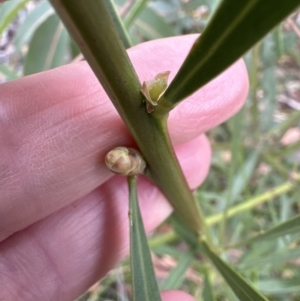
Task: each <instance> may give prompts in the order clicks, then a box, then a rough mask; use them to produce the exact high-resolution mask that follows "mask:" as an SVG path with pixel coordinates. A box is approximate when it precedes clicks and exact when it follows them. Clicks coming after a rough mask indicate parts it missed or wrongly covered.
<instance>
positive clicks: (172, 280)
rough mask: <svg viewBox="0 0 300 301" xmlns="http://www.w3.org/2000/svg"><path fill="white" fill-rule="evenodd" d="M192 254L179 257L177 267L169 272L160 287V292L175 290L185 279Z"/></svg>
mask: <svg viewBox="0 0 300 301" xmlns="http://www.w3.org/2000/svg"><path fill="white" fill-rule="evenodd" d="M193 259H194V258H193V255H192V254H189V253H187V254H184V255H182V256H181V257H180V259H179V262H178V264H177V266H176V267H175V268H174V269H173V270H172V271H171V272H170V274H169V275H168V277H167V278H166V280H165V281H164V282H163V283H162V285H161V286H160V289H161V290H170V289H177V288H179V287H180V285H181V284H182V282H183V281H184V278H185V273H186V271H187V269H188V268H189V266H190V265H191V263H192V261H193Z"/></svg>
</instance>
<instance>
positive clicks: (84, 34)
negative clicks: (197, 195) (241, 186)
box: [51, 0, 300, 301]
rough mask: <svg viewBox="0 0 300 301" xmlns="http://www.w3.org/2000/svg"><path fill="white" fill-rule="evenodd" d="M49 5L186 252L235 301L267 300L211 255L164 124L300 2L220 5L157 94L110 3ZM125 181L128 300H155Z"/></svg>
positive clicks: (132, 180) (87, 0) (157, 85)
mask: <svg viewBox="0 0 300 301" xmlns="http://www.w3.org/2000/svg"><path fill="white" fill-rule="evenodd" d="M51 3H52V5H53V6H54V8H55V10H56V11H57V13H58V15H59V16H60V18H61V19H62V21H63V22H64V24H65V25H66V27H67V29H68V30H69V32H70V33H71V35H72V36H73V38H74V39H75V41H76V42H77V45H78V46H79V48H80V50H81V51H82V53H83V55H84V57H85V58H86V60H87V62H88V63H89V65H90V66H91V68H92V70H93V71H94V73H95V75H96V76H97V78H98V79H99V81H100V83H101V84H102V86H103V88H104V89H105V91H106V93H107V95H108V96H109V98H110V99H111V101H112V102H113V104H114V106H115V107H116V109H117V111H118V112H119V114H120V116H121V118H122V119H123V121H124V122H125V124H126V125H127V126H128V129H129V130H130V132H131V134H132V136H133V138H134V139H135V141H136V143H137V145H138V147H139V150H140V152H141V154H142V157H143V158H144V160H145V162H146V163H145V164H146V171H145V175H146V176H147V177H148V178H149V179H151V180H152V181H153V182H154V183H155V184H156V185H157V186H158V187H159V188H160V189H161V191H162V192H163V193H164V194H165V196H166V197H167V198H168V200H169V201H170V203H171V204H172V206H173V207H174V211H175V214H176V216H177V217H178V219H179V220H180V223H178V222H177V223H175V224H176V225H177V226H176V230H177V231H178V233H179V235H180V236H182V237H183V238H184V239H185V240H186V241H187V242H188V244H189V245H190V247H191V251H192V252H194V253H195V254H198V253H201V254H203V255H205V256H206V257H207V258H208V259H209V260H210V261H211V262H212V263H213V264H214V265H215V267H216V269H217V270H218V271H219V272H220V273H221V274H222V276H223V277H224V279H225V281H226V282H227V283H228V285H229V286H230V287H231V289H232V290H233V291H234V293H235V294H236V296H237V297H238V298H239V300H243V301H247V300H255V301H259V300H267V298H266V297H264V296H263V295H261V294H260V293H259V292H258V291H257V290H256V289H255V288H254V287H253V286H252V285H251V284H250V283H249V282H248V281H246V280H245V279H244V278H242V277H241V276H240V275H239V274H238V273H237V272H235V271H234V270H233V269H232V268H231V267H230V266H229V265H227V264H226V263H225V262H224V261H223V260H222V259H221V258H220V256H219V255H218V254H217V252H216V251H215V250H214V249H215V248H214V246H213V244H212V241H211V239H210V234H209V229H208V226H207V225H206V221H205V216H204V215H203V213H202V210H201V208H200V207H201V206H198V204H197V203H196V201H195V200H194V197H193V195H192V194H191V192H190V190H189V188H188V185H187V182H186V180H185V178H184V176H183V174H182V171H181V169H180V167H179V164H178V161H177V159H176V156H175V154H174V150H173V148H172V145H171V143H170V138H169V134H168V128H167V120H168V115H169V112H170V111H171V110H172V109H173V108H174V107H176V106H177V105H178V104H179V103H180V102H181V101H183V100H184V99H185V98H186V97H188V96H189V95H191V94H192V93H194V92H195V91H196V90H198V89H199V88H201V87H202V86H204V85H205V84H207V83H208V82H209V81H210V80H212V79H213V78H214V77H216V76H217V75H218V74H219V73H221V72H222V71H224V70H225V69H226V68H227V67H229V66H230V65H231V64H233V63H234V62H235V61H236V60H237V59H239V58H240V57H241V56H242V55H243V54H244V53H245V52H246V51H247V50H249V49H250V48H251V47H252V46H254V45H255V44H256V43H257V42H258V41H259V40H260V39H261V38H262V37H263V36H265V35H266V34H267V33H268V32H269V31H270V30H271V29H272V28H274V27H275V26H276V24H278V23H279V22H280V21H282V20H283V19H284V18H285V17H286V16H288V15H289V14H290V13H291V12H292V11H293V10H295V9H296V8H297V7H298V5H299V4H300V1H299V0H286V1H284V2H282V1H279V0H223V1H222V2H221V4H220V6H219V7H218V9H217V10H216V12H215V14H214V16H213V17H212V19H211V21H210V23H209V24H208V26H207V27H206V29H205V31H204V32H203V34H202V35H201V37H199V38H198V39H197V41H196V42H195V44H194V45H193V47H192V49H191V50H190V53H189V54H188V56H187V58H186V59H185V61H184V63H183V64H182V66H181V68H180V69H179V71H178V73H177V74H176V76H175V78H174V79H173V80H172V82H171V83H170V84H169V86H168V87H167V88H166V89H164V88H165V87H164V85H165V75H163V76H162V78H161V76H160V75H158V78H156V79H153V80H154V81H153V80H152V81H150V82H147V83H144V85H143V93H141V88H142V83H140V81H139V79H138V77H137V75H136V73H135V70H134V68H133V66H132V64H131V62H130V60H129V58H128V56H127V53H126V48H128V47H129V46H130V41H129V38H128V35H127V33H126V30H125V29H124V26H123V23H122V21H121V20H120V18H119V16H118V14H117V12H116V10H115V8H114V5H113V3H112V2H111V1H110V0H77V1H74V0H51ZM167 71H168V70H161V72H162V73H163V72H167ZM149 80H151V79H149ZM157 89H158V91H157ZM220 93H222V92H221V91H220ZM145 95H146V97H145ZM128 182H129V187H130V200H131V205H130V208H131V224H132V225H133V226H134V227H132V228H133V229H132V232H131V256H132V268H133V271H132V273H133V292H134V299H135V300H138V301H141V300H159V299H160V297H159V294H158V291H157V286H156V284H155V281H154V280H153V279H152V280H153V281H151V280H150V279H149V273H152V272H153V271H152V270H151V261H150V257H149V254H148V253H149V252H148V250H147V242H146V239H145V236H144V233H143V227H142V222H141V219H140V215H139V209H138V203H137V195H136V190H135V186H136V176H135V175H133V174H130V175H129V180H128ZM200 205H201V204H200ZM144 268H146V270H147V271H148V272H147V273H148V274H147V275H145V274H144V273H143V269H144ZM151 271H152V272H151ZM152 275H153V274H152ZM146 276H147V277H146ZM137 283H138V284H139V285H138V286H137Z"/></svg>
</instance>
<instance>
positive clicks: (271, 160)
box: [262, 152, 290, 178]
mask: <svg viewBox="0 0 300 301" xmlns="http://www.w3.org/2000/svg"><path fill="white" fill-rule="evenodd" d="M262 159H263V160H264V161H265V162H266V163H267V164H268V165H270V166H271V167H272V168H273V169H274V170H275V171H277V172H278V174H280V175H281V176H282V177H284V178H288V177H289V175H290V171H289V170H288V169H287V168H285V167H284V166H283V164H281V162H280V161H279V159H278V158H276V157H274V156H273V155H272V154H270V153H267V152H264V153H262Z"/></svg>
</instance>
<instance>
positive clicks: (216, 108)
mask: <svg viewBox="0 0 300 301" xmlns="http://www.w3.org/2000/svg"><path fill="white" fill-rule="evenodd" d="M195 38H196V36H194V35H191V36H184V37H175V38H168V39H162V40H156V41H151V42H148V43H144V44H141V45H138V46H136V47H134V48H132V49H130V50H129V51H128V53H129V56H130V58H131V60H132V62H133V65H134V67H135V69H136V70H137V73H138V76H139V78H140V80H141V82H142V81H144V80H149V79H151V78H153V77H154V76H155V75H156V74H157V73H159V72H163V71H171V74H170V79H172V78H173V77H174V75H175V74H176V71H177V70H178V68H179V66H180V64H181V63H182V61H183V59H184V57H185V56H186V54H187V52H188V50H189V49H190V47H191V46H192V43H193V41H194V40H195ZM247 92H248V79H247V73H246V69H245V66H244V64H243V62H242V61H239V62H237V63H236V64H235V65H233V66H232V67H231V68H230V69H228V70H227V71H226V72H224V73H223V74H222V75H221V76H219V77H218V78H216V79H215V80H214V81H212V82H211V83H210V84H208V85H207V86H205V87H204V88H203V89H201V90H200V91H198V92H197V93H195V94H194V95H192V96H191V97H189V98H188V99H187V100H186V101H184V102H183V103H181V104H180V105H179V106H178V107H177V108H176V109H174V111H173V112H172V113H171V116H170V119H169V127H170V133H171V138H172V141H173V143H174V145H175V148H176V152H177V155H178V158H179V161H180V164H181V166H182V168H183V170H184V173H185V175H186V177H187V180H188V182H189V185H190V187H191V189H194V188H196V187H197V186H199V185H200V184H201V182H202V181H203V180H204V179H205V176H206V175H207V173H208V170H209V165H210V157H211V149H210V146H209V143H208V140H207V138H206V137H205V135H204V134H203V133H204V132H206V131H207V130H209V129H211V128H213V127H215V126H217V125H218V124H220V123H222V122H223V121H225V120H226V119H228V118H229V117H231V116H232V115H234V114H235V113H236V112H237V111H238V110H239V109H240V108H241V106H242V105H243V103H244V101H245V99H246V96H247ZM145 109H146V108H145ZM116 146H131V147H132V146H133V147H134V142H133V139H132V138H131V136H130V134H129V132H128V130H127V129H126V126H125V125H124V124H123V122H122V121H121V119H120V117H119V116H118V114H117V113H116V111H115V109H114V107H113V105H112V104H111V103H110V101H109V99H108V97H107V96H106V94H105V92H104V91H103V89H102V88H101V86H100V85H99V83H98V81H97V79H96V78H95V76H94V75H93V72H92V71H91V70H90V68H89V66H88V65H87V63H86V62H80V63H76V64H70V65H66V66H63V67H60V68H57V69H54V70H51V71H47V72H43V73H40V74H36V75H33V76H29V77H25V78H23V79H20V80H17V81H13V82H9V83H5V84H2V85H0V196H1V201H0V241H1V242H0V283H1V290H0V300H1V301H2V300H7V301H10V300H22V301H32V300H44V301H50V300H61V301H67V300H74V299H75V298H76V297H78V296H79V295H80V294H82V293H83V292H84V291H85V290H86V289H88V287H89V286H91V285H92V284H93V283H95V282H96V281H97V280H98V279H100V278H101V277H104V276H105V275H106V274H107V272H108V271H109V270H111V269H112V268H113V267H114V266H115V265H116V264H117V263H118V262H120V260H122V259H123V258H124V257H125V256H126V255H127V254H128V252H129V241H128V237H129V235H128V224H129V222H128V201H127V192H128V191H127V184H126V179H125V178H123V177H121V176H116V175H113V174H112V173H111V172H110V171H108V170H107V168H106V167H105V164H104V156H105V153H106V152H107V151H109V150H110V149H111V148H113V147H116ZM139 198H140V206H141V210H142V215H143V218H144V223H145V226H146V229H147V231H148V232H149V231H151V230H153V229H154V228H155V227H156V226H157V225H159V224H160V223H161V222H162V221H163V220H164V219H166V217H167V216H169V214H170V213H171V211H172V209H171V206H170V205H169V203H168V202H167V201H166V199H165V198H164V196H163V195H162V194H161V193H160V192H159V191H158V189H157V188H155V187H154V186H153V185H152V184H151V183H149V182H148V181H147V180H145V179H140V181H139ZM162 299H163V300H164V301H171V300H172V301H177V300H178V301H179V300H180V301H192V300H194V299H193V298H192V297H191V296H189V295H188V294H186V293H184V292H179V291H166V292H163V293H162Z"/></svg>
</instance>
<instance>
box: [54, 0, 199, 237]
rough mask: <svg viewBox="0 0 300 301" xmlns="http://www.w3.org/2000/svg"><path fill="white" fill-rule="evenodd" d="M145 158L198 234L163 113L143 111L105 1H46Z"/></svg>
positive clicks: (192, 202) (134, 78) (195, 210)
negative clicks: (157, 115)
mask: <svg viewBox="0 0 300 301" xmlns="http://www.w3.org/2000/svg"><path fill="white" fill-rule="evenodd" d="M51 3H52V4H53V6H54V8H55V9H56V11H57V12H58V14H59V15H60V17H61V19H62V21H63V22H64V23H65V25H66V27H67V28H68V30H69V32H70V33H71V34H72V35H73V37H74V39H75V41H76V42H77V44H78V46H79V47H80V49H81V51H82V53H83V54H84V56H85V58H86V60H87V61H88V63H89V64H90V66H91V68H92V70H93V71H94V73H95V75H96V76H97V77H98V79H99V81H100V82H101V84H102V86H103V88H104V89H105V91H106V93H107V95H108V96H109V97H110V99H111V101H112V102H113V104H114V106H115V107H116V109H117V110H118V113H119V114H120V116H121V117H122V119H123V121H124V122H125V124H126V125H127V127H128V129H129V131H130V132H131V134H132V136H133V138H134V139H135V141H136V143H137V144H138V146H139V148H140V151H141V152H142V154H143V156H144V158H145V160H146V162H147V167H148V168H147V174H148V175H150V177H151V179H152V180H153V181H154V182H155V184H156V185H157V186H159V188H160V189H161V190H162V192H163V193H164V194H165V195H166V197H167V198H168V200H169V201H170V202H171V204H172V205H173V207H174V210H175V213H176V214H177V215H178V216H179V217H180V218H181V220H182V221H183V222H184V224H185V225H186V226H187V227H188V228H189V229H191V230H192V231H195V232H197V233H199V232H201V231H202V220H201V213H199V208H198V206H197V203H196V201H195V200H194V198H193V195H192V194H191V192H190V190H189V187H188V185H187V182H186V180H185V178H184V176H183V173H182V171H181V168H180V166H179V163H178V161H177V158H176V156H175V154H174V150H173V148H172V144H171V142H170V139H169V135H168V134H167V127H166V124H167V117H168V115H164V116H159V118H156V116H154V115H153V114H149V113H147V111H146V107H145V104H144V102H143V96H142V94H141V93H140V88H141V85H140V82H139V79H138V77H137V75H136V73H135V70H134V69H133V66H132V64H131V62H130V60H129V57H128V55H127V53H126V51H125V48H124V46H123V42H122V40H121V38H120V36H119V34H118V32H117V30H116V29H115V27H114V21H113V19H112V17H111V14H110V9H109V8H108V6H109V5H110V4H109V1H108V0H106V1H104V0H77V1H76V2H74V1H73V0H51Z"/></svg>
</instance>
